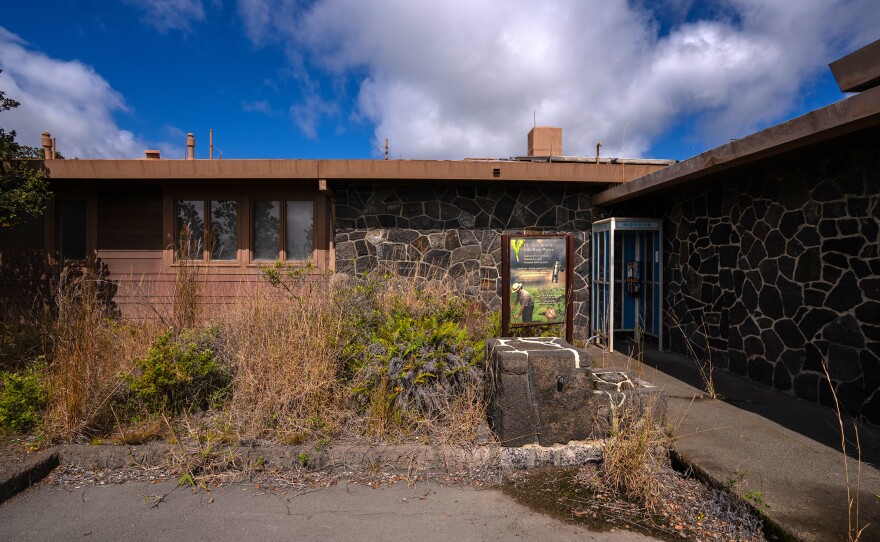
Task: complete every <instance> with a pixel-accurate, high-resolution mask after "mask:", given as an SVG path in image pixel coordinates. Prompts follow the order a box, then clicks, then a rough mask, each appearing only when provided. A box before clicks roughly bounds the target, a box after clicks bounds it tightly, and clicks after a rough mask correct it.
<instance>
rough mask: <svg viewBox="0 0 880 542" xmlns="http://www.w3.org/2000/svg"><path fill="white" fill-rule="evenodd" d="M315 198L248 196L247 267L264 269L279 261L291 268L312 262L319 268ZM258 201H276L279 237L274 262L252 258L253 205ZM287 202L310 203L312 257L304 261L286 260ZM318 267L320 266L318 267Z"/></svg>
mask: <svg viewBox="0 0 880 542" xmlns="http://www.w3.org/2000/svg"><path fill="white" fill-rule="evenodd" d="M318 199H319V198H317V197H309V196H287V195H280V194H259V195H255V196H250V197H249V198H248V224H247V230H248V243H249V245H248V250H247V254H248V266H249V267H264V266H266V265H268V264H271V263H273V262H276V261H281V262H284V263H286V264H290V265H293V266H305V265H307V264H308V262H310V261H311V262H312V265H315V266H319V262H318V257H317V253H318V246H319V237H318V231H317V225H318V223H319V220H320V219H321V217H320V216H319V205H318ZM258 201H278V215H279V216H278V218H279V220H278V228H279V230H280V231H279V236H278V239H279V241H278V244H279V247H278V257H277V258H275V259H274V260H258V259H256V258H254V245H255V243H254V225H253V212H254V204H255V203H256V202H258ZM288 201H309V202H311V203H312V255H311V256H310V257H309V258H307V259H305V260H289V259H287V202H288ZM319 267H320V266H319Z"/></svg>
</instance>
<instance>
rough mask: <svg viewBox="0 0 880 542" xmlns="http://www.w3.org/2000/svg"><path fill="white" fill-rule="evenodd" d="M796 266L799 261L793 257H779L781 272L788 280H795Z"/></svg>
mask: <svg viewBox="0 0 880 542" xmlns="http://www.w3.org/2000/svg"><path fill="white" fill-rule="evenodd" d="M796 265H797V260H795V259H794V258H792V257H791V256H780V257H779V272H780V273H782V275H783V276H784V277H786V278H788V279H794V269H795V266H796Z"/></svg>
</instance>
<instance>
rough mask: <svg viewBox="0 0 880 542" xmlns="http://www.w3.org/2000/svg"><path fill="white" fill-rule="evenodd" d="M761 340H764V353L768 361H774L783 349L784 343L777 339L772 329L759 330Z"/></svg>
mask: <svg viewBox="0 0 880 542" xmlns="http://www.w3.org/2000/svg"><path fill="white" fill-rule="evenodd" d="M761 340H762V341H763V342H764V354H765V356H766V357H767V360H768V361H771V362H772V361H776V360H777V359H778V358H779V356H780V355H781V354H782V351H783V350H785V345H783V344H782V341H781V340H779V336H778V335H776V333H775V332H774V331H773V330H770V329H765V330H764V331H762V332H761Z"/></svg>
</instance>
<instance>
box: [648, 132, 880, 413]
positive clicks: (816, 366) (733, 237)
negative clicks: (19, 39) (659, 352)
mask: <svg viewBox="0 0 880 542" xmlns="http://www.w3.org/2000/svg"><path fill="white" fill-rule="evenodd" d="M700 186H704V187H706V186H709V187H710V188H703V189H698V190H692V191H690V192H688V193H686V194H682V195H679V196H674V197H672V198H671V199H669V200H667V201H666V202H664V203H663V207H661V208H662V209H663V218H664V238H665V239H664V244H665V248H664V249H665V251H666V258H667V259H666V270H665V277H666V280H667V290H666V291H667V298H666V302H667V308H668V309H669V313H670V316H669V317H667V322H666V323H667V324H668V325H669V330H668V332H669V335H667V336H668V337H670V339H671V340H670V343H671V347H672V348H673V349H675V350H677V351H679V352H681V353H686V348H685V342H684V341H685V340H690V341H691V343H692V344H693V345H694V346H695V348H696V349H697V353H698V354H699V355H704V349H705V347H706V345H707V339H708V347H709V348H710V349H711V355H712V359H713V360H714V362H715V365H716V366H717V367H721V368H724V369H729V370H730V371H732V372H735V373H739V374H742V375H747V376H748V377H749V378H751V379H753V380H756V381H758V382H761V383H764V384H767V385H770V386H774V387H776V388H778V389H780V390H783V391H786V392H788V393H792V394H794V395H796V396H798V397H800V398H803V399H806V400H810V401H820V402H822V403H823V404H825V405H829V406H833V399H832V397H831V394H830V388H829V387H828V385H827V383H826V380H825V375H824V373H823V369H822V363H823V362H827V364H828V368H829V372H830V375H831V378H832V381H833V385H834V387H835V389H836V391H837V394H838V396H839V398H840V401H841V404H842V406H843V407H844V408H845V409H846V410H847V411H848V412H850V413H851V414H853V415H855V416H860V417H861V418H862V419H865V420H868V421H870V422H872V423H874V424H880V391H878V387H880V255H878V241H880V238H878V230H880V196H878V193H880V131H878V130H877V129H873V130H871V131H870V133H864V132H863V133H861V134H858V135H854V136H849V137H847V138H845V139H842V140H839V141H837V142H835V143H824V144H819V145H816V146H814V147H813V148H810V149H807V150H804V151H801V152H799V153H797V154H792V155H789V156H787V157H785V158H784V159H776V160H773V161H764V162H761V163H758V164H755V165H754V166H751V167H749V168H748V169H746V168H740V169H739V170H736V171H735V172H731V173H722V174H716V175H714V176H712V177H709V178H706V179H703V180H701V181H700ZM654 208H657V207H654ZM676 322H677V323H676ZM707 336H708V337H707Z"/></svg>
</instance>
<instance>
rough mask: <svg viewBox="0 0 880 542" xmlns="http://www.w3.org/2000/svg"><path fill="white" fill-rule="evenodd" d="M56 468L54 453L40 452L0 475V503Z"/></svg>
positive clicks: (56, 456)
mask: <svg viewBox="0 0 880 542" xmlns="http://www.w3.org/2000/svg"><path fill="white" fill-rule="evenodd" d="M57 466H58V454H57V453H56V452H54V451H53V452H41V453H39V454H37V455H36V456H34V457H30V458H28V459H27V460H25V461H24V462H22V463H20V464H17V465H15V466H13V467H12V468H10V469H9V470H8V471H7V472H2V473H0V503H2V502H4V501H6V500H8V499H10V498H12V497H14V496H15V495H17V494H19V493H21V492H22V491H24V490H25V489H27V488H29V487H31V486H32V485H34V484H36V483H37V482H39V481H40V480H42V479H43V478H45V477H46V475H48V474H49V473H50V472H52V469H54V468H55V467H57Z"/></svg>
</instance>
